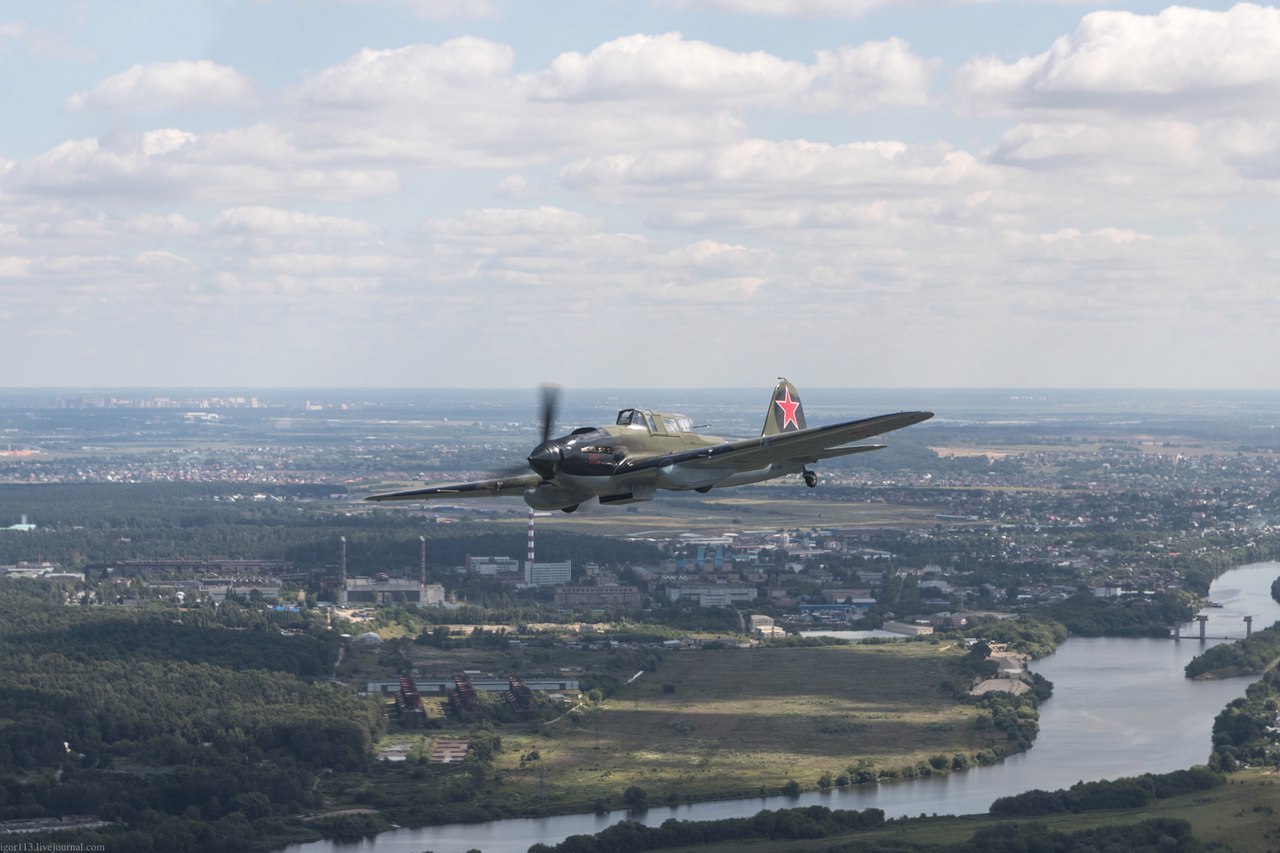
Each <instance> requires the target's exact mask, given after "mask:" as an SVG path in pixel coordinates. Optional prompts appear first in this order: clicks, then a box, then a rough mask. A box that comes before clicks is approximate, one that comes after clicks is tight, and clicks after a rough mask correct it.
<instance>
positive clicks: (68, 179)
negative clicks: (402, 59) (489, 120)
mask: <svg viewBox="0 0 1280 853" xmlns="http://www.w3.org/2000/svg"><path fill="white" fill-rule="evenodd" d="M238 139H239V134H227V135H224V136H219V135H216V134H213V135H210V136H209V137H207V138H202V137H199V136H197V135H195V134H192V133H187V132H184V131H179V130H158V131H149V132H146V133H142V134H129V135H117V136H113V137H111V138H107V139H99V138H88V139H79V140H72V141H69V142H64V143H63V144H61V145H59V146H57V147H55V148H53V149H51V150H49V151H47V152H45V153H43V154H39V155H37V156H35V157H33V158H31V159H29V160H25V161H21V162H19V163H17V164H16V165H15V166H14V167H13V168H12V169H10V170H9V171H8V172H7V173H5V174H4V175H0V190H3V191H7V192H12V193H15V194H30V195H53V196H57V195H66V196H69V197H71V196H74V197H79V198H86V197H108V198H110V197H116V198H126V197H127V198H132V199H143V198H151V199H155V198H170V199H175V198H191V199H199V200H237V199H245V200H248V199H258V200H260V199H264V198H272V199H274V198H289V197H298V196H301V197H307V198H313V199H330V200H350V199H355V198H367V197H370V196H376V195H382V194H385V193H388V192H391V191H393V190H395V189H396V188H397V186H398V179H397V177H396V175H395V174H394V173H393V172H391V171H388V170H385V169H345V168H334V169H324V168H311V167H308V166H307V165H306V164H304V163H298V162H296V161H295V160H292V159H290V158H288V157H287V156H285V153H286V152H285V151H283V150H282V151H279V152H275V159H274V160H264V161H262V162H253V161H251V160H249V159H247V158H245V157H243V156H237V145H236V143H237V140H238ZM286 150H287V149H286ZM259 153H262V152H259ZM299 159H301V158H299Z"/></svg>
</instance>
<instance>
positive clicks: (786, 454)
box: [366, 379, 933, 512]
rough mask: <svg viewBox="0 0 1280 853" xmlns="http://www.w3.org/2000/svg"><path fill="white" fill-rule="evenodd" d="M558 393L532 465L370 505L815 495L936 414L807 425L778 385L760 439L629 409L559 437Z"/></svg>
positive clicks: (550, 394) (548, 401)
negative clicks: (735, 490)
mask: <svg viewBox="0 0 1280 853" xmlns="http://www.w3.org/2000/svg"><path fill="white" fill-rule="evenodd" d="M556 399H557V395H556V391H555V389H554V388H552V387H544V389H543V399H542V442H541V443H540V444H539V445H538V446H537V447H535V448H534V449H533V452H532V453H530V454H529V457H528V459H527V460H526V462H527V463H528V468H527V469H525V468H523V467H522V468H520V469H519V470H517V471H513V472H510V473H509V474H508V475H506V476H502V475H499V476H495V477H494V478H493V479H489V480H478V481H476V482H473V483H441V484H438V485H429V486H424V487H422V488H418V489H406V490H404V491H398V492H386V493H383V494H378V495H370V496H369V497H368V498H366V500H371V501H427V500H436V499H454V498H464V497H486V498H495V497H516V496H519V497H522V498H524V502H525V503H527V504H528V505H529V506H530V507H532V508H533V509H537V510H550V509H559V510H563V511H564V512H573V511H574V510H576V509H577V508H578V507H579V506H580V505H581V504H582V503H584V502H586V501H588V500H591V499H592V498H597V499H599V501H600V503H601V504H605V505H610V504H624V503H633V502H635V501H647V500H653V497H654V494H655V493H656V492H657V490H658V489H669V490H672V491H687V490H690V489H692V490H693V491H695V492H701V493H704V494H705V493H706V492H709V491H711V490H712V489H723V488H726V487H728V486H743V485H746V484H748V483H759V482H761V481H764V480H772V479H774V478H775V477H784V476H786V475H788V474H796V473H798V474H801V475H802V476H803V477H804V482H805V485H807V486H809V487H810V488H813V487H814V486H816V485H817V484H818V475H817V474H816V473H815V472H814V471H813V470H811V469H810V468H809V466H810V465H813V464H815V463H817V462H818V461H820V460H822V459H831V458H833V457H836V456H847V455H849V454H851V453H865V452H867V451H868V450H880V449H882V448H883V447H884V445H883V444H857V445H853V446H847V445H849V444H850V442H854V441H861V440H862V439H865V438H869V437H871V436H873V435H880V434H881V433H886V432H891V431H892V430H895V429H902V428H903V427H906V426H911V425H912V424H918V423H920V422H921V421H925V420H928V419H929V418H931V417H933V412H898V413H897V414H893V415H880V416H879V417H874V418H863V419H862V420H857V421H844V422H842V423H837V424H829V425H827V426H818V427H810V426H808V425H806V423H805V418H804V407H803V406H801V405H800V394H799V392H798V391H796V388H795V386H794V385H792V384H791V383H790V382H788V381H787V380H785V379H780V380H779V381H778V384H777V385H776V386H775V387H774V389H773V396H772V397H771V398H770V399H769V409H768V411H767V412H765V418H764V428H763V429H762V430H761V431H760V435H759V436H757V437H756V438H743V439H724V438H715V437H713V436H707V435H700V434H698V433H696V432H694V431H693V421H691V420H690V419H689V418H687V417H685V416H684V415H679V414H674V413H667V412H652V411H649V410H648V409H623V410H622V411H620V412H618V418H617V420H616V421H615V422H614V423H613V424H612V425H610V426H601V427H580V428H579V429H575V430H574V431H573V432H571V433H569V434H568V435H566V436H562V437H560V438H552V437H551V430H552V425H553V423H554V421H555V409H556Z"/></svg>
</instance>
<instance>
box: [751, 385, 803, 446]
mask: <svg viewBox="0 0 1280 853" xmlns="http://www.w3.org/2000/svg"><path fill="white" fill-rule="evenodd" d="M804 428H805V423H804V407H803V406H801V405H800V392H799V391H797V390H796V386H794V385H792V384H791V383H790V382H788V381H787V380H785V379H782V378H779V379H778V384H777V385H775V386H773V397H772V398H770V400H769V411H767V412H765V415H764V429H762V430H761V431H760V434H761V435H777V434H778V433H780V432H795V431H796V430H799V429H804Z"/></svg>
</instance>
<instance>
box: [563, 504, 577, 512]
mask: <svg viewBox="0 0 1280 853" xmlns="http://www.w3.org/2000/svg"><path fill="white" fill-rule="evenodd" d="M578 507H579V504H574V505H573V506H562V507H560V511H561V512H573V511H574V510H576V509H577V508H578Z"/></svg>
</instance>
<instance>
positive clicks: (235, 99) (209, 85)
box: [67, 59, 254, 110]
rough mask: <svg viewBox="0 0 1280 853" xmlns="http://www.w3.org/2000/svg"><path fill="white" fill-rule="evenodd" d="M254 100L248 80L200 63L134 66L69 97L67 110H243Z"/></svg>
mask: <svg viewBox="0 0 1280 853" xmlns="http://www.w3.org/2000/svg"><path fill="white" fill-rule="evenodd" d="M253 100H254V87H253V83H252V82H251V81H250V80H249V79H248V78H247V77H245V76H244V75H242V74H240V73H239V72H238V71H236V70H235V69H234V68H228V67H226V66H224V65H217V64H216V63H213V62H210V61H209V60H207V59H202V60H197V61H184V62H157V63H152V64H150V65H134V66H132V67H130V68H129V69H128V70H126V71H122V72H120V73H119V74H116V75H113V76H111V77H108V78H107V79H105V80H103V81H102V82H101V83H99V84H98V85H96V86H94V87H93V88H91V89H89V90H88V91H87V92H77V93H76V94H74V95H72V96H71V97H70V98H68V99H67V108H68V109H70V110H82V109H88V108H92V109H108V110H114V109H147V110H153V109H204V108H207V107H209V106H224V105H232V106H246V105H249V104H251V103H252V102H253Z"/></svg>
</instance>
